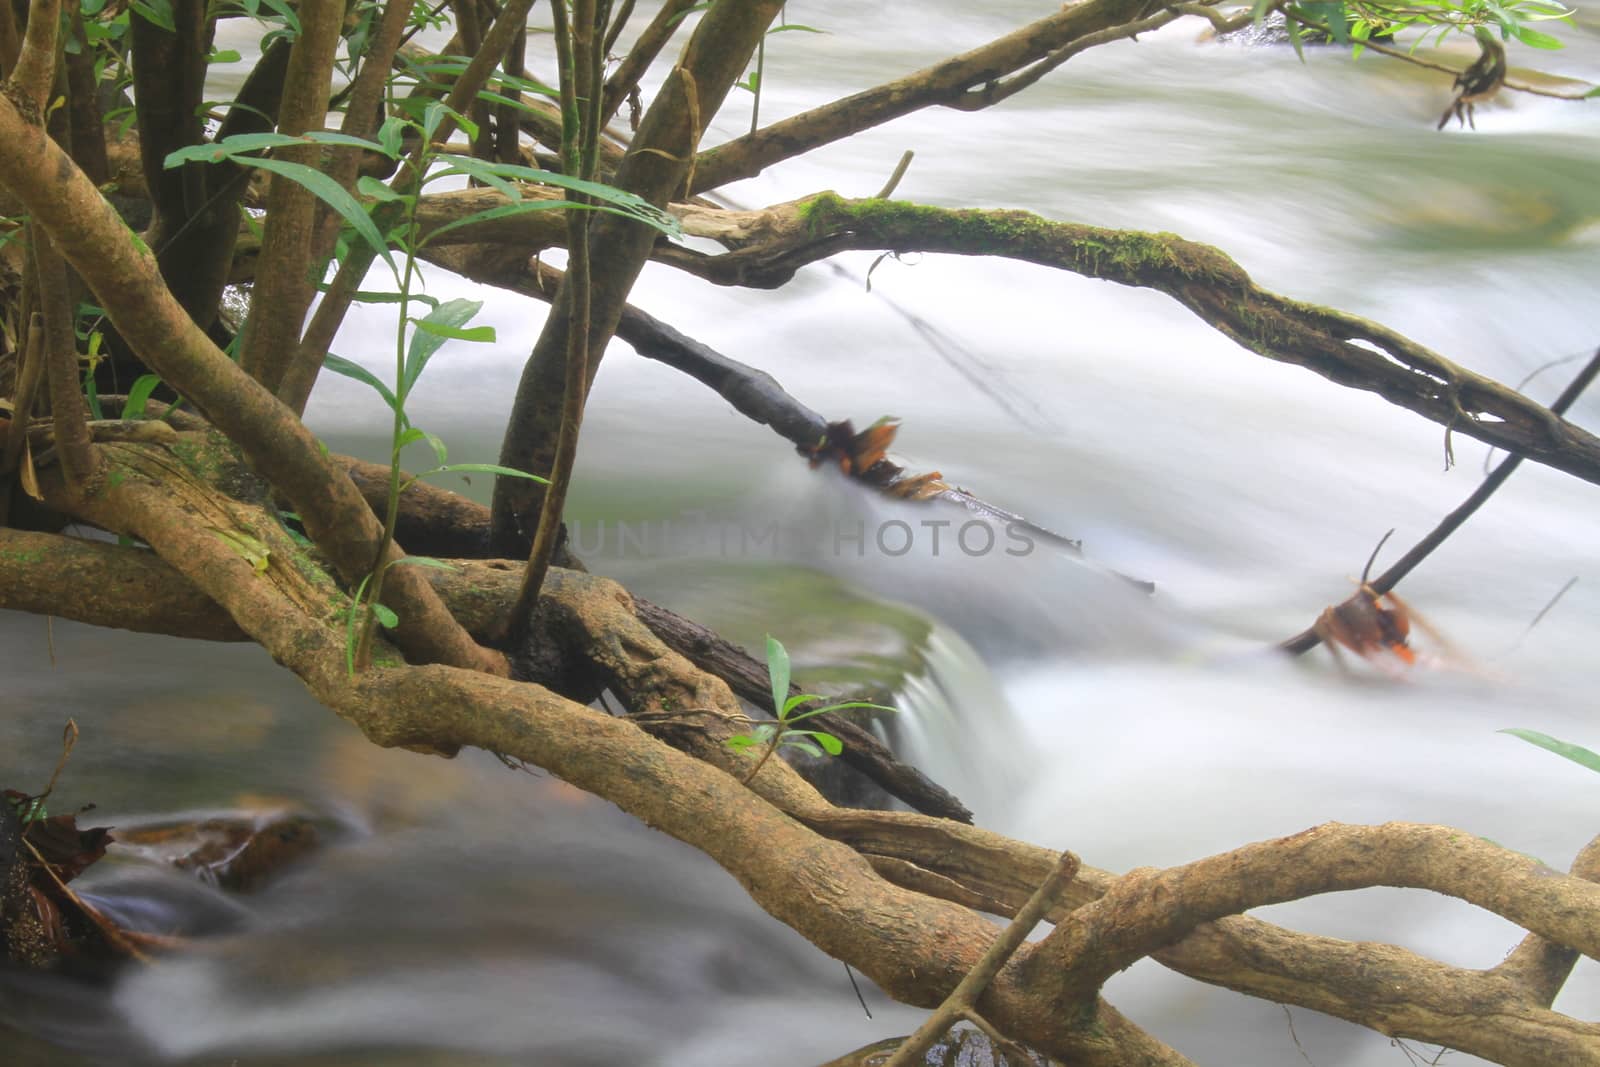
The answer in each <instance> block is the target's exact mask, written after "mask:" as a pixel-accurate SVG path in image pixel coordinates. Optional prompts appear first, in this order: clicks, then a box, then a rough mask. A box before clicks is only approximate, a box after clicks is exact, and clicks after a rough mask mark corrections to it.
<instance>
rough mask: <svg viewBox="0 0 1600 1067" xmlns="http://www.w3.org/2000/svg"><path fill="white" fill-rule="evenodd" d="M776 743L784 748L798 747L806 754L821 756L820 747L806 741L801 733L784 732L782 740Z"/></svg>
mask: <svg viewBox="0 0 1600 1067" xmlns="http://www.w3.org/2000/svg"><path fill="white" fill-rule="evenodd" d="M778 744H780V745H782V746H784V747H785V748H798V749H799V750H800V751H801V752H804V753H805V754H806V755H808V756H816V757H818V758H821V756H822V749H820V748H818V747H817V746H816V745H813V744H812V743H811V742H810V741H807V740H806V739H805V737H804V735H803V734H802V733H793V734H784V735H783V740H782V741H779V742H778Z"/></svg>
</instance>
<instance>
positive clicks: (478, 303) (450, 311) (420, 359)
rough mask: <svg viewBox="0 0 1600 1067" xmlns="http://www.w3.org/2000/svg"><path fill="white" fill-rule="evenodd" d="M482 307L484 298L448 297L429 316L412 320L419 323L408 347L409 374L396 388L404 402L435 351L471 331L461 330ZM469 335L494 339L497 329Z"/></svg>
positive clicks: (407, 367) (407, 366)
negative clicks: (450, 298) (479, 334)
mask: <svg viewBox="0 0 1600 1067" xmlns="http://www.w3.org/2000/svg"><path fill="white" fill-rule="evenodd" d="M482 307H483V301H482V300H462V299H459V298H457V299H455V300H446V301H445V302H444V303H442V304H440V305H439V306H438V307H436V308H434V309H433V310H432V311H430V312H428V314H427V316H426V317H424V318H421V319H414V320H412V321H414V322H415V323H416V324H417V329H416V330H415V332H413V333H412V334H411V344H410V345H409V346H408V347H407V349H406V363H405V376H404V377H403V378H401V380H400V388H399V389H397V390H396V391H395V395H396V396H398V397H399V398H400V400H401V401H402V402H404V401H405V398H406V397H407V396H408V395H409V394H410V392H411V387H412V386H413V385H415V384H417V379H418V378H420V377H422V371H423V369H424V368H425V367H427V365H428V361H429V360H430V359H432V358H433V355H434V353H435V352H437V351H439V347H440V346H441V345H443V344H444V343H445V341H447V340H449V339H451V338H454V337H457V336H460V334H461V333H464V332H470V331H461V330H460V327H462V326H463V325H465V324H466V323H468V322H470V321H471V320H472V316H474V315H476V314H477V313H478V311H479V310H480V309H482ZM465 339H466V340H473V341H477V340H490V341H492V340H494V332H493V331H492V330H491V331H490V333H489V336H488V338H482V337H476V336H474V337H468V338H465Z"/></svg>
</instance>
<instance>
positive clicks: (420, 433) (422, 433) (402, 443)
mask: <svg viewBox="0 0 1600 1067" xmlns="http://www.w3.org/2000/svg"><path fill="white" fill-rule="evenodd" d="M427 436H428V431H427V430H422V429H418V428H417V427H415V426H413V427H411V428H410V429H408V430H406V431H405V432H404V433H402V434H401V435H400V436H399V437H396V438H395V439H394V449H393V451H394V453H395V455H399V454H400V450H401V449H402V448H404V447H406V445H410V444H415V443H416V442H418V441H420V440H422V439H423V438H424V437H427Z"/></svg>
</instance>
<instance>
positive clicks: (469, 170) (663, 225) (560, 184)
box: [450, 156, 683, 237]
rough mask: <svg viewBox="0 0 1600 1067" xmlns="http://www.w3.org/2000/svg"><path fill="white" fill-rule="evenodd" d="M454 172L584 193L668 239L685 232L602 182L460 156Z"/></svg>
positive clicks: (453, 164) (653, 209)
mask: <svg viewBox="0 0 1600 1067" xmlns="http://www.w3.org/2000/svg"><path fill="white" fill-rule="evenodd" d="M450 169H451V170H452V171H459V172H461V173H464V174H467V175H470V176H471V177H474V178H477V179H478V180H480V181H484V182H488V181H489V178H488V177H486V175H491V174H492V175H493V176H494V177H495V178H496V179H497V180H500V181H522V182H532V183H534V184H536V185H550V186H554V187H556V188H557V189H566V190H567V191H568V192H573V193H581V194H583V195H584V196H587V197H590V198H591V199H593V200H596V201H599V203H598V204H596V205H594V206H595V207H597V208H598V209H600V210H603V211H605V210H610V211H614V212H615V213H617V214H621V215H626V216H627V217H629V218H633V219H636V220H638V221H639V222H643V223H644V224H646V225H647V226H653V227H655V228H656V229H658V230H660V231H661V232H662V233H665V234H667V235H668V236H672V237H676V236H678V235H679V234H681V233H682V232H683V228H682V227H681V226H680V225H679V223H678V220H677V219H676V218H675V217H674V216H673V215H671V214H670V213H668V212H666V211H663V210H661V209H660V208H658V207H656V206H655V205H654V204H652V203H650V201H648V200H645V199H644V198H643V197H640V196H636V195H634V194H633V193H628V192H624V191H623V190H621V189H617V188H614V187H612V186H609V185H603V184H601V183H600V182H590V181H584V180H583V179H582V178H574V177H571V176H570V175H566V174H557V173H556V172H554V171H549V170H539V169H537V168H535V167H524V166H522V165H520V164H515V163H488V162H485V161H484V160H481V159H473V158H472V157H470V156H457V157H455V158H453V159H451V160H450ZM508 195H509V194H508Z"/></svg>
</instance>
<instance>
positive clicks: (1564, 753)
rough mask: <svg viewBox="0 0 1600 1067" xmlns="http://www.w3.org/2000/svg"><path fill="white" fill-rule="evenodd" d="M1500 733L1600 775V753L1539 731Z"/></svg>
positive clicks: (1517, 729) (1518, 730)
mask: <svg viewBox="0 0 1600 1067" xmlns="http://www.w3.org/2000/svg"><path fill="white" fill-rule="evenodd" d="M1500 733H1503V734H1510V735H1511V736H1512V737H1520V738H1522V739H1523V740H1524V741H1526V742H1528V744H1530V745H1538V746H1539V747H1540V748H1542V749H1544V750H1545V751H1546V752H1554V753H1555V754H1556V755H1558V756H1561V757H1563V758H1565V759H1569V760H1571V761H1572V762H1573V763H1576V764H1579V765H1581V766H1584V767H1587V768H1589V769H1590V770H1591V771H1594V772H1595V773H1597V774H1600V753H1597V752H1592V751H1590V750H1589V749H1587V748H1584V747H1583V746H1582V745H1574V744H1573V743H1572V742H1570V741H1561V740H1557V739H1556V738H1554V737H1551V736H1550V735H1549V734H1542V733H1540V732H1539V731H1538V730H1523V729H1520V728H1515V727H1514V728H1512V729H1509V730H1501V731H1500Z"/></svg>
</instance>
